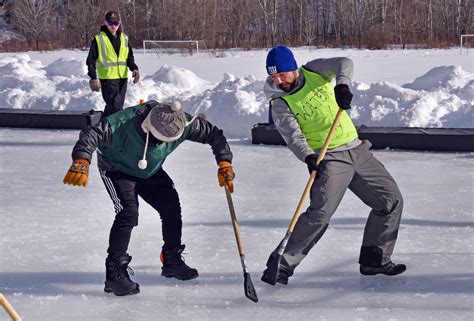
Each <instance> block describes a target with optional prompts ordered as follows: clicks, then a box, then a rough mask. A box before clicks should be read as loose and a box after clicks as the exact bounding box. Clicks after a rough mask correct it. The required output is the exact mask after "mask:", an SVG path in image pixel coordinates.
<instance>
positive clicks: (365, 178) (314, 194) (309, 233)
mask: <svg viewBox="0 0 474 321" xmlns="http://www.w3.org/2000/svg"><path fill="white" fill-rule="evenodd" d="M370 146H371V144H370V142H368V141H364V142H363V143H362V144H361V145H359V146H357V147H355V148H353V149H350V150H345V151H339V152H328V153H327V154H326V156H325V158H324V161H325V169H324V170H323V171H322V174H321V175H320V177H319V178H317V179H316V180H315V182H314V184H313V186H312V187H311V192H310V198H311V203H310V206H309V207H308V208H307V210H306V212H304V213H302V214H301V215H300V217H299V218H298V221H297V223H296V226H295V228H294V230H293V233H292V234H291V237H290V239H289V240H288V244H287V246H286V249H285V252H284V253H283V258H282V261H281V265H282V267H283V268H285V269H286V270H287V271H288V272H289V273H290V274H293V271H294V269H295V267H296V266H297V265H298V264H299V263H300V262H301V261H302V260H303V258H304V257H305V256H306V255H307V254H308V252H309V251H310V250H311V248H312V247H313V246H314V245H315V244H316V243H317V242H318V241H319V239H320V238H321V236H323V234H324V232H325V231H326V229H327V227H328V224H329V220H330V218H331V216H332V215H333V214H334V212H335V211H336V209H337V207H338V205H339V203H340V202H341V200H342V197H343V196H344V193H345V192H346V190H347V188H349V189H350V190H351V191H352V192H353V193H354V194H355V195H356V196H357V197H359V198H360V199H361V200H362V201H363V202H364V203H365V204H367V205H368V206H369V207H370V208H372V210H371V211H370V214H369V218H368V220H367V223H366V225H365V230H364V238H363V240H362V247H361V252H360V256H359V263H360V264H363V265H368V266H374V267H377V266H381V265H383V264H386V263H388V262H390V256H391V255H392V252H393V248H394V246H395V241H396V240H397V235H398V228H399V225H400V217H401V214H402V209H403V199H402V195H401V193H400V190H399V189H398V186H397V184H396V183H395V181H394V179H393V178H392V176H390V174H389V173H388V171H387V170H386V169H385V167H384V166H383V165H382V163H380V162H379V161H378V160H377V159H376V158H375V157H374V156H373V155H372V153H371V152H369V148H370ZM318 175H319V174H318Z"/></svg>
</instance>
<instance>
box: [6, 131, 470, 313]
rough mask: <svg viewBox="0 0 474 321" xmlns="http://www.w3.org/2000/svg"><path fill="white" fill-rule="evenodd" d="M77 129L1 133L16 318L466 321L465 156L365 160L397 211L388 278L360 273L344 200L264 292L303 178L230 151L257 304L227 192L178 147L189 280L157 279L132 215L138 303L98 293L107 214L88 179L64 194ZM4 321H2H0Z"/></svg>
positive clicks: (156, 242)
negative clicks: (391, 187)
mask: <svg viewBox="0 0 474 321" xmlns="http://www.w3.org/2000/svg"><path fill="white" fill-rule="evenodd" d="M77 137H78V131H59V130H58V131H54V130H49V131H48V130H24V129H0V178H1V179H0V204H1V218H2V223H1V225H0V253H1V256H0V292H2V293H3V294H5V295H6V297H7V298H8V300H9V301H10V303H11V304H12V305H13V306H14V307H15V308H16V310H17V311H18V313H19V314H20V315H21V316H22V317H23V318H24V320H285V321H287V320H298V321H299V320H446V321H448V320H449V321H451V320H470V319H472V318H473V290H474V283H473V276H474V271H473V266H474V260H473V244H474V234H473V227H474V221H473V216H474V206H473V205H474V204H473V195H474V187H473V181H474V172H473V158H474V154H473V153H428V152H407V151H394V150H388V151H375V152H374V154H375V155H376V157H377V158H379V159H380V160H381V161H382V162H383V163H384V165H385V166H386V167H387V168H388V170H389V171H390V172H391V174H392V175H393V176H394V178H395V179H396V181H397V182H398V184H399V186H400V189H401V191H402V193H403V195H404V199H405V210H404V214H403V218H402V223H401V229H400V234H399V239H398V242H397V245H396V248H395V252H394V255H393V257H392V258H393V260H394V262H400V263H405V264H407V267H408V270H407V272H405V273H404V274H402V275H400V276H395V277H387V276H375V277H364V276H361V275H360V274H359V273H358V264H357V259H358V251H359V248H360V243H361V239H362V233H363V227H364V224H365V220H366V218H367V214H368V212H369V209H368V208H367V207H366V206H365V205H364V204H363V203H362V202H360V201H359V200H358V199H357V198H356V197H355V196H354V195H353V194H352V193H350V192H348V193H347V194H346V195H345V198H344V200H343V202H342V203H341V205H340V207H339V209H338V211H337V212H336V214H335V215H334V217H333V219H332V221H331V225H330V228H329V229H328V231H327V232H326V234H325V235H324V237H323V238H322V239H321V241H320V242H319V243H318V244H317V245H316V246H315V247H314V248H313V250H312V251H311V252H310V253H309V255H308V257H307V258H306V259H305V260H304V261H303V263H302V264H301V265H300V266H299V267H298V269H297V270H296V272H295V275H294V276H293V277H292V278H291V279H290V283H289V284H288V285H287V286H282V285H277V286H274V287H273V286H270V285H267V284H265V283H262V282H261V281H260V276H261V272H262V271H263V269H264V267H265V262H266V259H267V257H268V255H269V253H270V252H271V251H272V250H273V249H274V247H276V246H277V244H278V242H279V241H280V240H281V238H282V237H283V236H284V234H285V231H286V229H287V228H288V224H289V222H290V219H291V216H292V215H293V211H294V209H295V208H296V204H297V202H298V199H299V197H300V195H301V193H302V191H303V188H304V185H305V183H306V180H307V178H308V175H307V171H306V167H305V165H304V164H302V163H301V162H299V161H298V160H297V159H296V158H295V157H294V156H293V155H292V154H291V152H290V151H289V150H288V149H287V148H286V147H280V146H272V147H269V146H256V145H251V144H250V143H249V142H248V141H233V142H231V148H232V150H233V152H234V154H235V159H234V166H235V170H236V174H237V176H236V181H235V193H234V194H233V200H234V206H235V210H236V214H237V218H238V220H239V224H240V230H241V237H242V242H243V245H244V252H245V255H246V258H247V264H248V268H249V272H250V273H251V276H252V280H253V283H254V285H255V288H256V290H257V293H258V296H259V299H260V301H259V302H258V303H253V302H251V301H250V300H248V299H246V298H245V296H244V289H243V275H242V268H241V265H240V261H239V256H238V251H237V246H236V243H235V239H234V235H233V231H232V225H231V221H230V215H229V212H228V208H227V204H226V199H225V194H224V191H223V190H222V189H221V188H219V187H218V184H217V180H216V169H217V167H216V165H215V161H214V159H213V156H212V152H211V150H210V148H209V147H208V146H206V145H201V144H197V143H192V142H186V143H184V144H183V145H181V146H180V147H179V148H178V149H177V150H176V152H175V153H173V154H172V155H171V156H170V157H169V159H168V160H167V161H166V162H165V166H164V168H165V170H166V171H167V172H168V173H169V175H170V176H171V177H172V178H173V180H174V183H175V185H176V188H177V190H178V192H179V194H180V198H181V204H182V208H183V221H184V228H183V242H184V243H185V244H186V250H185V252H187V254H186V255H185V259H186V262H187V263H188V264H189V265H191V266H192V267H195V268H197V269H198V270H199V273H200V276H199V278H197V279H195V280H191V281H186V282H182V281H177V280H174V279H166V278H163V277H161V276H160V272H161V271H160V263H159V252H160V249H161V245H162V241H161V223H160V220H159V217H158V215H157V214H156V213H155V212H154V211H153V210H152V209H151V207H149V206H148V205H147V204H145V203H144V202H143V201H141V203H140V211H141V212H140V223H139V226H138V227H137V228H135V229H134V231H133V235H132V241H131V244H130V248H129V252H130V254H131V255H132V256H133V261H132V263H131V267H132V268H133V269H134V271H135V275H134V276H133V278H134V280H136V281H137V282H139V283H140V286H141V293H140V294H138V295H135V296H128V297H116V296H114V295H110V294H105V293H104V292H103V281H104V259H105V255H106V253H105V251H106V247H107V240H108V232H109V229H110V226H111V224H112V221H113V217H114V211H113V206H112V202H111V201H110V199H109V197H108V195H107V193H106V191H105V188H104V187H103V184H102V181H101V179H100V176H99V173H98V171H97V168H96V162H95V158H94V161H93V165H92V166H91V173H90V182H89V186H88V187H87V188H77V187H71V186H65V185H63V183H62V178H63V176H64V174H65V172H66V170H67V168H68V167H69V165H70V152H71V148H72V146H73V144H74V143H75V141H76V139H77ZM0 319H1V320H7V319H6V315H5V314H4V313H3V311H2V310H0Z"/></svg>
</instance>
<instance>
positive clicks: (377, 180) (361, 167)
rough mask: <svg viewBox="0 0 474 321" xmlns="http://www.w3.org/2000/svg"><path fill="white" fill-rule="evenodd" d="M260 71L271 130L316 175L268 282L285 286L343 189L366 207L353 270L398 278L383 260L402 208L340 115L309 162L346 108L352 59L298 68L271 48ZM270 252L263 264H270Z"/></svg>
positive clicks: (281, 49)
mask: <svg viewBox="0 0 474 321" xmlns="http://www.w3.org/2000/svg"><path fill="white" fill-rule="evenodd" d="M266 67H267V72H268V74H269V76H268V78H267V80H266V82H265V87H264V92H265V94H266V96H267V98H269V99H270V103H271V115H272V118H273V121H274V123H275V126H276V128H277V130H278V131H279V133H280V134H281V136H282V137H283V139H284V140H285V142H286V143H287V145H288V148H289V149H290V150H291V151H292V152H293V153H294V154H295V155H296V157H298V158H299V159H300V160H301V161H303V162H305V163H306V164H307V166H308V170H309V172H310V173H311V172H312V171H317V176H316V180H315V182H314V184H313V185H312V187H311V191H310V201H311V203H310V206H309V207H308V208H307V210H306V212H304V213H302V214H301V215H300V216H299V218H298V221H297V223H296V225H295V228H294V230H293V232H292V234H291V237H290V238H289V240H288V244H287V246H286V248H285V251H284V253H283V255H282V259H281V263H280V266H279V274H278V275H277V278H276V282H278V283H282V284H287V283H288V278H289V277H290V276H291V275H293V272H294V270H295V268H296V267H297V266H298V264H299V263H300V262H301V261H302V260H303V258H304V257H305V256H306V255H307V254H308V252H309V251H310V250H311V248H312V247H313V246H314V245H315V244H316V243H317V242H318V241H319V239H320V238H321V237H322V236H323V234H324V232H325V231H326V229H327V227H328V224H329V220H330V218H331V216H332V215H333V214H334V212H335V211H336V209H337V207H338V205H339V203H340V202H341V200H342V197H343V196H344V193H345V192H346V190H347V189H350V190H351V191H352V192H353V193H354V194H355V195H356V196H358V197H359V198H360V199H361V200H362V201H363V202H364V203H365V204H367V205H368V206H370V207H371V208H372V211H371V212H370V214H369V218H368V220H367V224H366V226H365V231H364V237H363V240H362V247H361V250H360V256H359V263H360V273H361V274H363V275H375V274H385V275H397V274H400V273H403V272H404V271H405V270H406V266H405V265H403V264H394V263H392V261H391V255H392V252H393V249H394V246H395V242H396V239H397V235H398V229H399V225H400V217H401V214H402V209H403V198H402V195H401V193H400V191H399V189H398V187H397V184H396V183H395V181H394V179H393V178H392V177H391V176H390V174H389V173H388V172H387V170H386V169H385V167H384V166H383V165H382V164H381V163H380V162H379V161H378V160H377V159H376V158H375V157H374V156H373V155H372V153H370V152H369V148H370V146H371V144H370V142H368V141H361V140H359V138H358V135H357V130H356V128H355V126H354V124H353V123H352V120H351V119H350V117H349V116H348V114H347V113H344V114H343V116H342V118H341V121H340V123H339V126H337V128H336V130H335V133H334V136H333V139H332V140H331V143H330V144H329V148H328V152H327V154H326V156H325V158H324V160H323V161H322V162H321V164H319V165H317V164H316V160H317V158H318V155H319V150H320V149H321V148H322V146H323V144H324V141H325V139H326V137H327V134H328V132H329V129H330V127H331V125H332V123H333V120H334V118H335V115H336V113H337V111H338V110H339V108H342V109H345V110H347V109H350V108H351V101H352V94H351V92H350V89H349V85H350V83H351V78H352V69H353V66H352V61H351V60H350V59H348V58H332V59H316V60H312V61H310V62H308V63H307V64H306V65H304V66H302V67H301V68H298V66H297V64H296V60H295V58H294V56H293V53H292V52H291V50H290V49H289V48H287V47H285V46H276V47H274V48H272V49H271V50H270V51H269V53H268V55H267V60H266ZM333 80H335V81H336V86H335V87H334V88H333V87H332V86H333V85H332V81H333ZM277 249H278V247H277ZM275 251H276V250H275ZM275 251H274V252H273V253H272V254H271V255H270V257H269V259H268V262H267V267H269V266H272V263H273V262H275V261H274V260H275V259H276V258H277V255H276V254H277V253H276V252H275ZM274 280H275V278H272V277H271V276H270V275H269V269H267V270H265V271H264V273H263V276H262V281H264V282H267V283H270V284H272V285H273V284H275V283H274Z"/></svg>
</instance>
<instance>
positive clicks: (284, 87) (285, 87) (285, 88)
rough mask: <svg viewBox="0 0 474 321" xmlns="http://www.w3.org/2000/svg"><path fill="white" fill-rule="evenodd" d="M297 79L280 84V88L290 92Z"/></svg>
mask: <svg viewBox="0 0 474 321" xmlns="http://www.w3.org/2000/svg"><path fill="white" fill-rule="evenodd" d="M295 83H296V81H293V82H292V83H288V84H285V86H282V84H280V85H278V87H280V89H282V90H283V91H285V92H290V91H291V90H292V89H293V88H294V87H295Z"/></svg>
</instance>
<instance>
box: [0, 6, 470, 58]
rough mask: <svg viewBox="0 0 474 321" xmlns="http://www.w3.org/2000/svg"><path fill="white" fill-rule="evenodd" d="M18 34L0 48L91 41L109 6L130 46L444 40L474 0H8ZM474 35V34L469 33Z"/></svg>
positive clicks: (464, 23) (464, 24) (450, 39)
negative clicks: (182, 42)
mask: <svg viewBox="0 0 474 321" xmlns="http://www.w3.org/2000/svg"><path fill="white" fill-rule="evenodd" d="M0 5H3V6H4V11H5V16H6V17H7V18H8V20H9V22H10V24H11V26H12V28H13V29H14V30H15V31H16V32H17V33H19V34H21V35H22V37H21V38H15V39H11V40H10V41H7V42H4V43H3V44H1V48H0V49H2V50H12V51H13V50H25V49H36V50H45V49H56V48H87V47H88V46H89V45H90V41H91V39H92V37H93V36H94V35H95V34H96V33H97V32H98V30H99V26H100V25H101V24H102V23H103V22H104V21H103V20H104V15H105V12H106V11H107V10H110V9H115V10H117V11H119V12H120V14H121V16H122V21H123V27H124V30H125V32H126V33H127V34H128V35H129V37H130V39H131V42H132V45H133V46H134V47H140V46H141V43H142V40H200V41H202V42H204V43H205V45H206V47H207V48H208V49H219V48H223V49H225V48H268V47H271V46H274V45H276V44H285V45H288V46H332V47H347V46H351V47H358V48H369V49H382V48H386V47H387V46H393V45H398V46H400V47H402V48H406V47H447V46H453V45H458V44H459V38H460V35H461V34H469V33H474V27H473V24H474V23H473V22H474V21H473V13H474V10H473V8H474V1H472V0H235V1H228V0H84V1H79V0H77V1H75V0H69V1H68V0H14V1H13V0H4V1H0ZM471 42H474V40H471Z"/></svg>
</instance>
